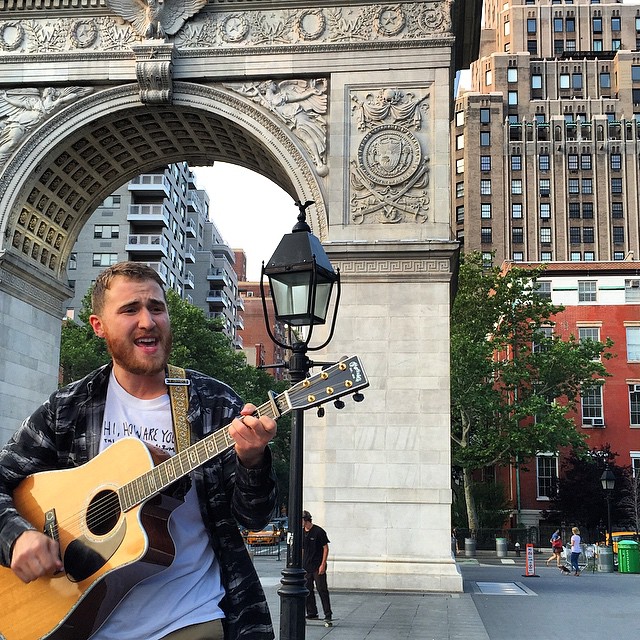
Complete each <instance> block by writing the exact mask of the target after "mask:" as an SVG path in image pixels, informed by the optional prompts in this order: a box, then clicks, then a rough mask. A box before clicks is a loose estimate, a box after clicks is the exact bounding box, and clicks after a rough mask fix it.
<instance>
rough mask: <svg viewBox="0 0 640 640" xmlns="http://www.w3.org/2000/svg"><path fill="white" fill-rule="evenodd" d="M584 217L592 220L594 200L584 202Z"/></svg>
mask: <svg viewBox="0 0 640 640" xmlns="http://www.w3.org/2000/svg"><path fill="white" fill-rule="evenodd" d="M582 217H583V219H584V220H591V219H592V218H593V202H583V203H582Z"/></svg>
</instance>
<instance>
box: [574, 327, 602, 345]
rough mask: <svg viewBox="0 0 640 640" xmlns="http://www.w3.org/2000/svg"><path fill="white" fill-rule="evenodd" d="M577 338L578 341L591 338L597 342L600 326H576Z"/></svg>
mask: <svg viewBox="0 0 640 640" xmlns="http://www.w3.org/2000/svg"><path fill="white" fill-rule="evenodd" d="M578 339H579V340H580V342H586V341H587V340H592V341H593V342H598V341H599V340H600V327H578Z"/></svg>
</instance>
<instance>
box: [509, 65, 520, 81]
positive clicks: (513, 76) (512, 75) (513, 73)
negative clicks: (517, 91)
mask: <svg viewBox="0 0 640 640" xmlns="http://www.w3.org/2000/svg"><path fill="white" fill-rule="evenodd" d="M507 82H518V70H517V69H514V68H513V67H510V68H509V69H507Z"/></svg>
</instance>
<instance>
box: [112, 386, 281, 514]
mask: <svg viewBox="0 0 640 640" xmlns="http://www.w3.org/2000/svg"><path fill="white" fill-rule="evenodd" d="M290 410H291V407H290V403H289V402H288V392H286V391H285V392H284V393H281V394H280V395H279V396H274V397H272V398H271V400H270V401H269V402H265V403H264V404H263V405H260V406H259V407H258V408H257V409H256V411H255V412H254V414H253V415H254V416H256V417H258V418H260V417H262V416H267V417H269V418H273V419H274V420H275V419H277V418H279V417H280V416H281V415H284V414H285V413H288V412H289V411H290ZM229 426H230V425H227V426H226V427H225V428H224V429H219V430H218V431H215V432H214V433H212V434H210V435H208V436H206V437H204V438H202V440H199V441H198V442H196V443H195V444H192V445H191V446H190V447H187V448H186V449H184V450H183V451H180V452H178V453H177V454H176V455H175V456H172V457H171V458H169V459H168V460H165V461H164V462H161V463H160V464H159V465H157V466H156V467H154V468H153V469H151V470H150V471H147V472H146V473H143V474H142V475H141V476H138V477H137V478H135V479H134V480H132V481H131V482H128V483H127V484H124V485H123V486H122V487H121V488H120V489H119V490H118V496H119V499H120V507H121V508H122V510H123V511H129V510H130V509H133V508H134V507H136V506H138V505H139V504H142V503H143V502H144V501H145V500H148V499H149V498H151V497H153V496H154V495H156V494H158V493H160V492H161V491H164V490H165V489H166V488H167V487H168V486H169V485H171V484H172V483H173V482H175V481H176V480H178V479H180V478H182V477H183V476H186V475H187V474H188V473H191V471H193V470H194V469H197V468H198V467H199V466H201V465H203V464H204V463H205V462H208V461H209V460H211V459H212V458H215V457H216V456H217V455H220V454H221V453H223V452H224V451H226V450H227V449H230V448H231V447H233V445H234V444H235V441H234V440H233V438H232V437H231V435H230V434H229Z"/></svg>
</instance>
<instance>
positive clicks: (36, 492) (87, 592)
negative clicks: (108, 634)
mask: <svg viewBox="0 0 640 640" xmlns="http://www.w3.org/2000/svg"><path fill="white" fill-rule="evenodd" d="M151 468H153V461H152V458H151V455H150V453H149V451H148V450H147V448H146V446H145V445H144V443H142V442H140V441H139V440H136V439H134V438H125V439H123V440H119V441H118V442H116V443H114V444H113V445H111V446H110V447H109V448H108V449H106V450H105V451H104V452H103V453H101V454H100V455H99V456H97V457H96V458H94V459H93V460H90V461H89V462H88V463H87V464H85V465H83V466H81V467H78V468H76V469H67V470H62V471H47V472H44V473H38V474H35V475H32V476H29V477H28V478H26V479H25V480H24V481H23V482H22V483H21V484H20V485H19V487H18V488H17V489H16V491H15V492H14V502H15V504H16V507H17V509H18V511H19V512H20V513H21V515H22V516H24V517H25V518H26V519H27V520H28V521H29V522H31V523H32V524H33V525H34V526H35V527H36V528H37V529H38V530H39V531H48V530H49V529H48V527H50V526H53V528H54V530H55V532H56V535H54V536H53V537H58V541H59V543H60V549H61V556H62V560H63V563H64V567H65V572H64V573H61V574H60V575H58V576H55V577H51V578H39V579H38V580H35V581H33V582H30V583H29V584H25V583H23V582H22V581H21V580H20V579H19V578H18V577H17V576H16V575H15V574H14V573H13V571H11V569H9V568H6V567H0V603H2V607H1V613H0V640H40V639H44V638H46V639H48V640H83V639H86V638H88V637H89V636H90V635H91V634H92V633H93V632H95V631H96V630H97V629H98V628H99V627H100V626H101V625H102V623H103V622H104V621H105V620H106V618H107V617H108V616H109V614H110V613H111V612H112V611H113V610H114V608H115V607H116V606H117V604H118V603H119V602H120V601H121V600H122V598H123V597H124V596H125V595H126V594H127V592H128V591H129V590H130V589H131V588H132V587H133V586H134V585H135V584H136V583H137V582H140V580H142V579H144V578H146V577H147V576H149V575H151V574H153V573H157V572H158V571H161V570H162V569H164V568H165V567H167V566H168V565H170V564H171V562H172V561H173V558H174V554H175V549H174V546H173V541H172V540H171V537H170V535H169V532H168V526H167V525H168V522H167V521H168V518H169V515H170V514H171V511H172V510H173V509H174V508H175V507H176V506H177V505H178V504H180V502H179V501H177V500H174V499H172V498H169V497H167V496H164V495H162V494H160V495H158V496H157V497H155V498H152V499H151V500H149V501H147V502H146V503H144V504H142V505H141V506H137V507H134V508H132V509H130V510H129V511H126V512H122V511H121V510H120V509H119V508H118V507H117V505H118V504H119V503H118V501H117V495H116V492H117V490H118V489H120V488H121V487H122V486H123V485H125V484H127V483H128V482H130V481H132V480H134V479H136V478H137V477H138V476H140V475H141V474H143V473H145V472H146V471H148V470H150V469H151ZM97 481H99V482H100V484H99V485H96V482H97ZM114 504H115V505H116V508H115V510H113V509H111V510H105V508H104V505H108V506H113V505H114Z"/></svg>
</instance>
